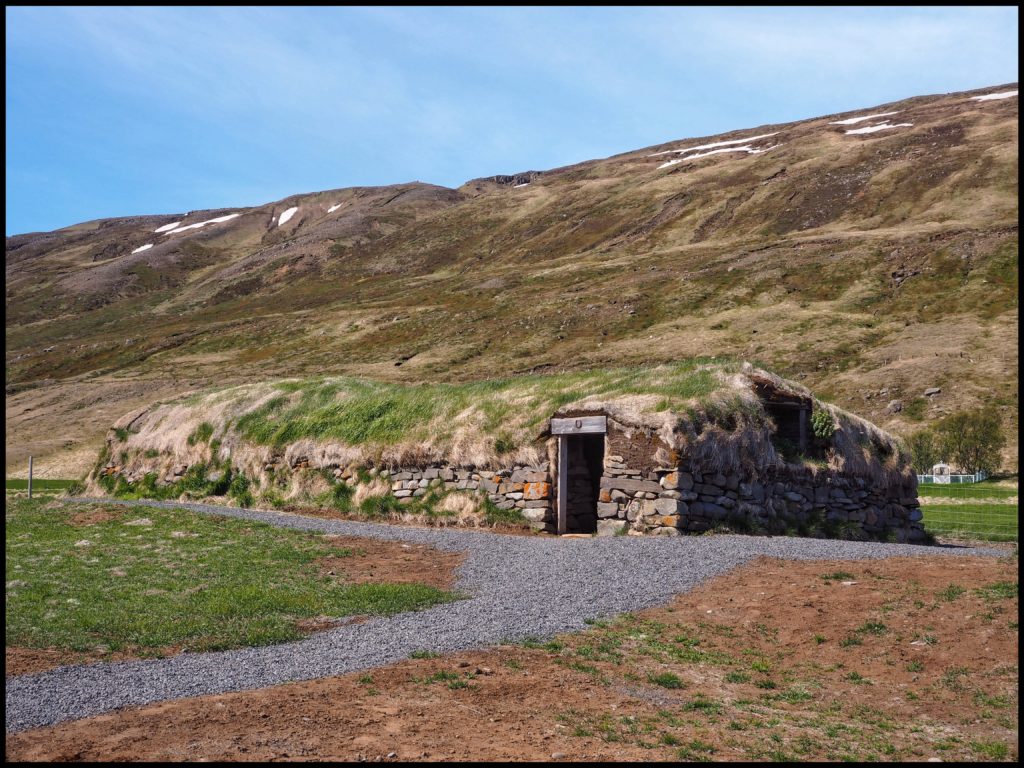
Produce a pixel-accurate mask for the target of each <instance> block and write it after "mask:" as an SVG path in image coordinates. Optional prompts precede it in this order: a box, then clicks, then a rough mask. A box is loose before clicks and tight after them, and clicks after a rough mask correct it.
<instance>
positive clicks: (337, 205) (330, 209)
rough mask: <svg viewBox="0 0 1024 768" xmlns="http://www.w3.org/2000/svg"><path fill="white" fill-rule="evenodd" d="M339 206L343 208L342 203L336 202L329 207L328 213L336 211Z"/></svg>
mask: <svg viewBox="0 0 1024 768" xmlns="http://www.w3.org/2000/svg"><path fill="white" fill-rule="evenodd" d="M339 208H341V203H335V204H334V205H332V206H331V207H330V208H328V209H327V212H328V213H334V212H335V211H336V210H338V209H339Z"/></svg>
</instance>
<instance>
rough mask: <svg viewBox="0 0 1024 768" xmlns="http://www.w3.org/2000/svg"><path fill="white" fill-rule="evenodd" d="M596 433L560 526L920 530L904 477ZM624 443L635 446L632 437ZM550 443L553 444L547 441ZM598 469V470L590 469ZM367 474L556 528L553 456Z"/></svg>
mask: <svg viewBox="0 0 1024 768" xmlns="http://www.w3.org/2000/svg"><path fill="white" fill-rule="evenodd" d="M608 437H611V438H612V439H611V440H609V439H608ZM603 439H604V453H603V464H601V463H600V462H598V465H597V466H594V465H589V466H588V465H585V463H584V462H582V461H580V460H574V459H573V454H572V453H571V452H570V456H569V457H568V467H567V473H566V474H567V484H568V491H569V492H568V494H567V499H566V502H567V504H566V513H567V523H568V525H567V530H569V531H580V532H596V533H597V534H598V535H616V534H619V535H621V534H633V535H639V534H654V535H668V536H676V535H681V534H683V533H701V532H704V531H708V530H711V529H713V528H718V527H728V528H730V529H732V530H737V531H745V532H751V533H764V534H787V533H811V534H814V533H818V534H820V535H837V536H842V537H843V538H851V537H858V538H868V539H891V540H895V541H899V542H911V543H913V542H919V541H922V540H924V539H925V534H924V530H923V527H922V524H921V517H922V514H921V510H920V508H919V502H918V498H917V486H916V479H915V478H913V476H911V478H910V479H909V480H908V482H907V484H906V485H904V486H902V487H898V488H877V487H874V486H872V484H871V483H870V481H868V480H866V479H863V478H859V477H851V476H849V475H843V474H841V473H838V472H835V471H831V470H819V471H817V472H811V471H804V470H800V469H796V468H788V469H787V470H785V471H776V472H774V473H773V474H770V475H765V474H764V473H761V474H760V475H758V476H757V477H750V476H742V475H738V474H729V475H726V474H720V473H708V472H706V471H705V472H701V471H698V470H696V469H695V468H694V467H692V466H690V465H689V464H688V463H687V462H686V460H685V457H684V458H683V459H681V460H680V461H679V462H678V463H677V464H676V465H675V466H661V467H659V466H657V465H655V464H654V463H653V453H652V452H651V451H650V450H637V451H635V455H634V456H632V457H631V458H632V460H633V461H637V462H638V463H639V462H643V463H645V464H647V468H644V469H638V468H636V467H631V466H629V461H627V460H626V459H625V458H624V457H623V456H622V455H620V454H618V453H613V452H612V450H613V449H614V448H615V447H616V446H624V445H626V442H624V439H625V440H628V439H629V438H628V436H627V435H624V434H623V433H622V432H621V431H620V430H617V429H616V430H614V434H610V435H609V436H606V437H605V438H603ZM640 442H642V441H640ZM651 445H652V446H653V444H651ZM628 447H631V448H632V447H639V443H637V442H634V443H631V444H630V445H629V446H628ZM549 448H552V449H553V448H554V443H553V441H549ZM549 455H550V456H552V458H554V454H549ZM289 464H290V466H289ZM307 468H312V467H311V465H310V462H309V460H308V459H303V458H299V459H297V460H294V461H292V462H290V463H288V462H284V461H283V458H282V457H275V459H274V460H272V461H271V463H268V464H267V465H266V466H265V467H264V470H265V471H268V472H270V471H275V472H276V471H279V470H282V469H285V470H287V469H290V470H292V471H296V470H301V469H307ZM329 469H333V474H334V476H335V477H336V478H338V479H340V480H342V481H345V482H349V483H355V482H356V481H357V471H356V469H355V468H354V467H348V468H342V467H333V468H329ZM185 470H186V465H184V464H182V465H176V466H174V468H173V469H172V470H171V471H170V473H169V474H167V476H166V477H165V478H161V479H162V480H164V481H165V482H173V481H176V480H179V479H181V477H182V475H183V474H184V473H185ZM598 471H599V472H600V476H599V477H595V474H596V473H597V472H598ZM122 473H123V474H125V475H131V476H130V477H128V478H127V479H129V480H135V479H139V478H141V476H142V470H138V471H136V472H131V473H128V472H123V468H122V467H120V466H117V465H115V464H113V463H110V464H108V465H107V466H106V467H105V468H104V469H103V470H102V472H101V474H122ZM370 474H371V475H374V476H376V477H377V478H381V479H384V480H386V481H387V482H389V483H390V485H391V492H392V493H393V494H394V496H395V497H396V498H397V499H398V500H399V501H400V502H403V503H409V502H411V501H412V500H413V499H415V498H417V497H420V496H423V495H425V494H426V493H427V492H428V489H430V488H432V487H433V488H437V489H439V490H440V489H444V490H447V491H467V492H475V493H479V494H485V495H486V496H487V498H488V499H490V501H491V502H492V503H494V504H495V505H497V506H498V507H499V508H501V509H518V510H520V511H521V513H522V515H523V516H524V517H525V518H526V519H527V520H528V521H529V524H530V526H531V527H532V528H534V529H536V530H542V531H548V532H555V531H556V528H557V519H556V504H557V499H556V495H557V482H556V475H557V466H556V465H555V464H554V463H553V462H547V461H545V462H542V463H539V464H537V465H535V466H528V465H515V466H512V467H510V468H507V469H501V470H496V471H493V470H481V469H472V468H464V467H451V466H447V465H445V464H432V465H429V466H423V467H395V468H373V469H370ZM595 494H596V495H597V498H596V499H595ZM595 510H596V515H595Z"/></svg>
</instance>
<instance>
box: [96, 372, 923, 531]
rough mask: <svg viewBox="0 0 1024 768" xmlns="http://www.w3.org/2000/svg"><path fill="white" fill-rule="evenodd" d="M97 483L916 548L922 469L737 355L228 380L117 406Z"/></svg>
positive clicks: (378, 512) (388, 511)
mask: <svg viewBox="0 0 1024 768" xmlns="http://www.w3.org/2000/svg"><path fill="white" fill-rule="evenodd" d="M90 483H91V485H92V487H93V490H99V491H104V492H110V493H114V494H115V495H145V496H156V497H163V498H167V497H174V496H177V495H181V494H186V495H189V496H191V497H196V496H203V495H227V496H229V497H232V498H234V499H235V500H236V501H240V502H242V503H246V504H253V505H257V506H262V505H267V506H282V505H287V504H288V503H293V504H296V505H299V506H301V505H302V504H306V505H308V504H321V505H327V506H333V507H334V508H336V509H338V510H340V511H344V512H346V513H349V514H358V515H360V516H362V517H368V518H371V519H372V518H395V517H401V518H405V519H407V520H411V521H416V522H424V523H434V524H436V523H479V522H480V521H481V520H487V521H491V522H493V521H512V520H520V521H522V522H523V523H524V524H527V525H529V526H530V527H532V528H534V529H537V530H543V531H547V532H551V533H557V534H567V533H596V534H598V535H615V534H657V535H680V534H682V533H687V532H694V533H697V532H703V531H708V530H712V529H718V530H733V531H742V532H751V533H769V534H782V533H794V534H804V535H817V536H835V537H844V538H872V539H891V540H897V541H920V540H922V539H924V532H923V530H922V527H921V523H920V519H921V512H920V510H919V508H918V501H917V482H916V476H915V475H914V473H913V471H912V469H911V467H910V464H909V460H908V457H907V456H906V454H905V453H904V452H903V451H902V449H901V447H900V445H899V443H898V442H897V441H896V440H895V439H894V438H893V437H892V436H891V435H888V434H887V433H885V432H883V431H881V430H880V429H878V428H877V427H875V426H874V425H872V424H870V423H868V422H866V421H864V420H863V419H860V418H858V417H856V416H854V415H852V414H849V413H846V412H844V411H842V410H840V409H839V408H836V407H835V406H832V405H829V404H826V403H822V402H821V401H819V400H817V399H815V398H814V397H813V395H812V394H811V393H810V392H809V391H808V390H807V389H806V388H805V387H803V386H801V385H799V384H796V383H794V382H791V381H786V380H784V379H781V378H779V377H778V376H775V375H773V374H771V373H769V372H767V371H764V370H760V369H757V368H754V367H752V366H750V365H749V364H740V363H728V362H713V361H712V362H707V361H705V362H701V361H689V362H685V363H679V364H675V365H664V366H658V367H653V368H638V369H620V370H609V371H595V372H586V373H566V374H555V375H550V376H526V377H518V378H510V379H504V380H497V381H485V382H473V383H467V384H421V385H400V384H384V383H379V382H369V381H363V380H357V379H351V378H327V379H319V380H315V381H284V382H278V383H271V384H261V385H251V386H244V387H235V388H231V389H224V390H220V391H216V392H211V393H208V394H206V395H202V396H193V397H192V398H189V399H186V400H182V401H179V402H174V403H168V404H163V405H159V406H156V407H154V408H150V409H146V410H144V411H141V412H137V413H134V414H129V415H127V416H126V417H125V418H124V419H122V420H121V421H120V422H119V423H118V424H117V425H115V429H114V430H112V432H111V434H110V436H109V438H108V445H107V448H106V450H105V455H104V456H103V457H101V461H100V462H99V463H98V465H97V467H96V470H95V471H94V472H93V474H92V475H91V476H90Z"/></svg>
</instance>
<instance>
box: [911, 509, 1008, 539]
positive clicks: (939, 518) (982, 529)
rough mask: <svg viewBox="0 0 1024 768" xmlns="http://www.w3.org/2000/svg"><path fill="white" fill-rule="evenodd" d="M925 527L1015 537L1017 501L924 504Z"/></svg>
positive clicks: (968, 534)
mask: <svg viewBox="0 0 1024 768" xmlns="http://www.w3.org/2000/svg"><path fill="white" fill-rule="evenodd" d="M921 511H922V512H923V513H924V518H923V522H924V527H925V528H926V529H927V530H928V531H931V532H932V533H935V534H945V535H950V534H960V535H963V536H965V537H973V538H982V539H989V540H992V541H1016V539H1017V505H1016V504H922V505H921Z"/></svg>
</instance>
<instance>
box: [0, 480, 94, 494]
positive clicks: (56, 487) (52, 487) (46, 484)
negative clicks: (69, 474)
mask: <svg viewBox="0 0 1024 768" xmlns="http://www.w3.org/2000/svg"><path fill="white" fill-rule="evenodd" d="M76 482H78V481H76V480H43V479H41V478H38V477H35V478H33V479H32V491H33V493H34V492H35V491H63V490H64V489H65V488H69V487H71V485H73V484H74V483H76ZM7 490H8V491H26V490H28V480H27V479H25V478H20V479H19V478H7Z"/></svg>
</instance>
